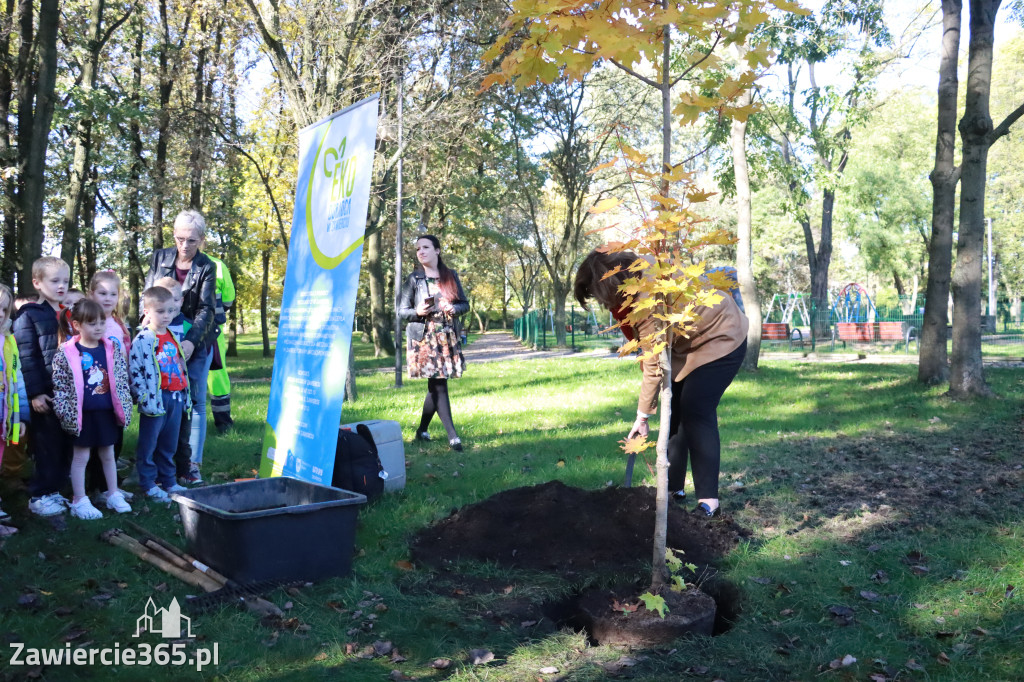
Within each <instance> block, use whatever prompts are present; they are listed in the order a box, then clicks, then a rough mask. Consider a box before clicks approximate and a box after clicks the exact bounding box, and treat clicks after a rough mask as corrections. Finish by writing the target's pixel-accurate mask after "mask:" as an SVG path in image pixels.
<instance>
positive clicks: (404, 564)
mask: <svg viewBox="0 0 1024 682" xmlns="http://www.w3.org/2000/svg"><path fill="white" fill-rule="evenodd" d="M395 568H400V569H401V570H403V571H411V570H413V568H414V566H413V565H412V562H411V561H405V560H400V561H396V562H395Z"/></svg>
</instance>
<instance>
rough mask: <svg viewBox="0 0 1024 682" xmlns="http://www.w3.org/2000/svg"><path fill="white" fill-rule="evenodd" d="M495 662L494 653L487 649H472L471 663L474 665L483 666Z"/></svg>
mask: <svg viewBox="0 0 1024 682" xmlns="http://www.w3.org/2000/svg"><path fill="white" fill-rule="evenodd" d="M493 660H494V652H493V651H488V650H487V649H470V651H469V662H470V663H472V664H473V665H483V664H484V663H490V662H491V661H493Z"/></svg>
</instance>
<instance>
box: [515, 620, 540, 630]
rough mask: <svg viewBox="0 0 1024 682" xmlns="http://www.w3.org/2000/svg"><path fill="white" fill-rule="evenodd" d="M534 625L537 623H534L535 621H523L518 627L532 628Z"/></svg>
mask: <svg viewBox="0 0 1024 682" xmlns="http://www.w3.org/2000/svg"><path fill="white" fill-rule="evenodd" d="M536 624H537V621H535V620H524V621H523V622H521V623H520V624H519V627H521V628H532V627H533V626H534V625H536Z"/></svg>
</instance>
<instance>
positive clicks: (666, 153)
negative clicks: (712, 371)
mask: <svg viewBox="0 0 1024 682" xmlns="http://www.w3.org/2000/svg"><path fill="white" fill-rule="evenodd" d="M661 4H662V7H663V8H667V7H668V2H667V0H662V3H661ZM671 48H672V34H671V31H665V36H664V39H663V51H662V55H661V87H660V90H661V166H662V172H665V173H667V172H668V171H669V170H670V169H671V168H672V71H671V68H672V67H671V63H672V62H671V56H672V51H671ZM661 196H663V197H667V196H669V184H668V179H665V180H663V181H662V186H661ZM665 343H666V344H667V345H666V346H665V350H663V351H662V352H661V357H660V358H659V364H660V365H661V395H660V397H659V401H658V404H659V411H660V412H661V419H660V421H659V424H658V445H657V448H656V451H657V462H656V464H655V470H656V471H657V488H656V489H655V510H654V535H653V538H652V542H651V592H653V593H654V594H657V593H658V590H660V589H661V588H662V587H663V586H664V585H665V584H666V582H667V579H668V575H667V565H666V563H665V559H666V557H667V552H668V432H669V430H670V429H671V426H672V355H671V353H670V349H671V348H672V330H671V329H668V330H667V331H666V332H665Z"/></svg>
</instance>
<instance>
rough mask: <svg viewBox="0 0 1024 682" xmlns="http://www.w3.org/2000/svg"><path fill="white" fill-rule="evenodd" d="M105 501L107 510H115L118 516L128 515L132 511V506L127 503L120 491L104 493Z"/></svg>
mask: <svg viewBox="0 0 1024 682" xmlns="http://www.w3.org/2000/svg"><path fill="white" fill-rule="evenodd" d="M103 499H105V500H106V502H107V509H113V510H114V511H116V512H117V513H118V514H126V513H128V512H130V511H131V510H132V507H131V505H130V504H128V503H127V502H125V499H124V495H122V494H121V491H120V490H117V491H114V492H112V493H103Z"/></svg>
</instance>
